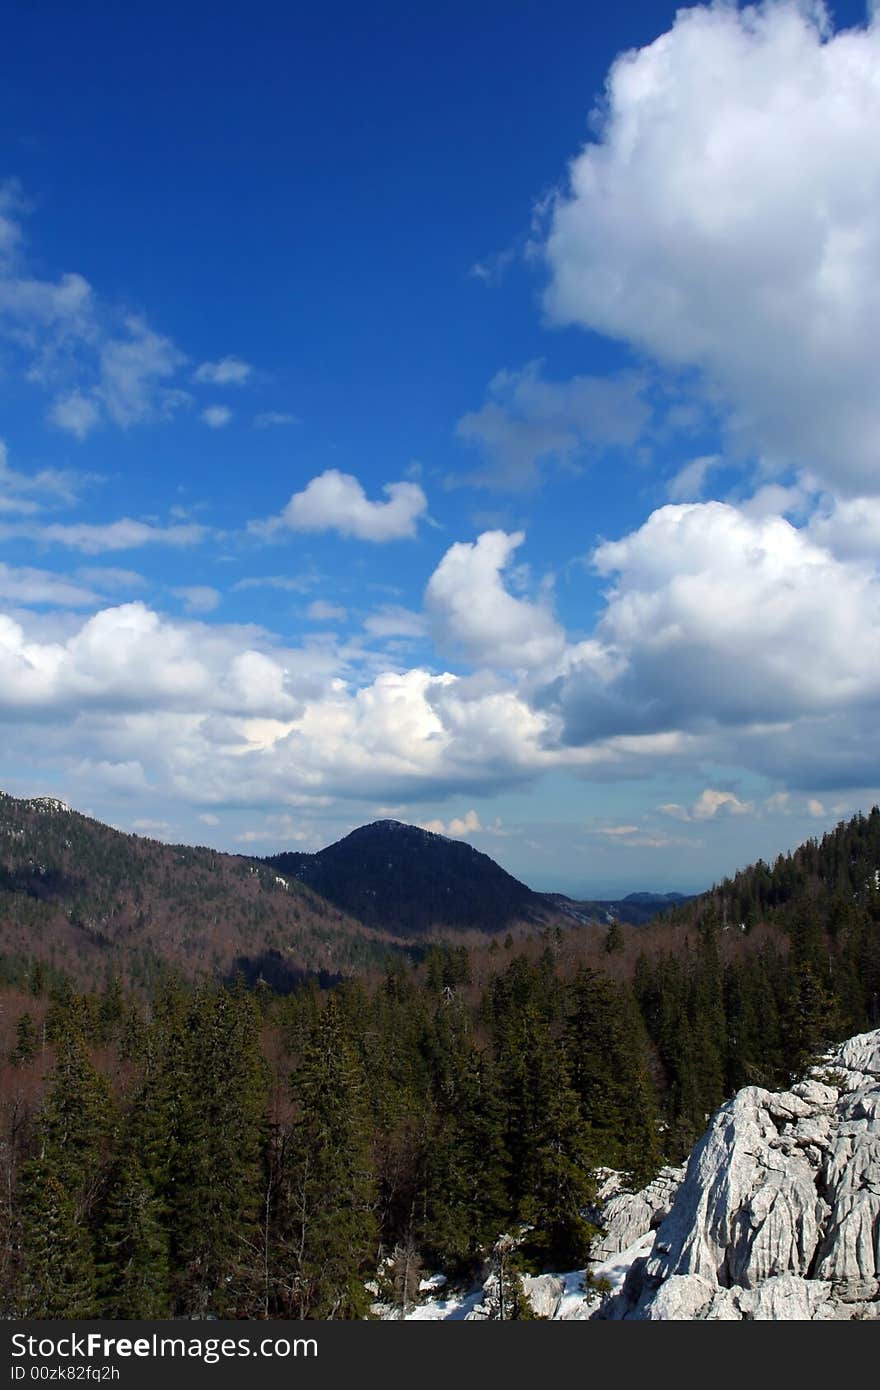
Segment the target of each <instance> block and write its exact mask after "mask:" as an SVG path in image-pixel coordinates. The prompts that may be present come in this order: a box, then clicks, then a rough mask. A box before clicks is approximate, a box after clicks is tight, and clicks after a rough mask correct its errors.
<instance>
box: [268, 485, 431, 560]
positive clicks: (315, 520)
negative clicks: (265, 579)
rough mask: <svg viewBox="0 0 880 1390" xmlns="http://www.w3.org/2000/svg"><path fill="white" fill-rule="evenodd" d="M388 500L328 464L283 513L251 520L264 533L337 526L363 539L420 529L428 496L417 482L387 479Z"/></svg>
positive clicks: (335, 528) (394, 537) (392, 536)
mask: <svg viewBox="0 0 880 1390" xmlns="http://www.w3.org/2000/svg"><path fill="white" fill-rule="evenodd" d="M382 491H383V492H384V493H385V496H386V498H387V501H385V502H372V501H370V499H369V498H368V497H367V495H366V493H365V492H364V489H363V487H362V486H361V484H360V482H359V481H358V479H357V478H355V477H354V475H353V474H351V473H341V472H340V471H339V470H338V469H337V468H328V469H327V470H326V471H325V472H324V473H319V474H318V476H317V477H316V478H312V480H311V482H310V483H309V484H308V485H307V486H306V487H305V488H304V489H303V491H302V492H295V493H294V494H293V496H292V497H291V499H290V501H289V502H288V504H287V506H286V507H285V508H284V510H283V512H282V513H281V515H280V516H277V517H273V518H271V519H270V520H269V521H257V522H251V527H250V529H251V530H252V531H253V532H255V533H256V534H261V535H264V536H273V535H277V534H278V533H279V532H281V531H284V530H290V531H336V532H338V533H339V535H341V536H354V537H356V538H357V539H358V540H362V541H379V542H381V541H394V540H402V539H405V538H407V537H410V536H414V535H415V534H416V529H417V526H418V522H419V520H420V518H421V517H423V516H424V514H425V512H426V511H427V508H428V500H427V498H426V497H425V494H424V492H423V491H422V489H421V488H420V487H419V485H418V483H406V482H400V483H385V485H384V486H383V488H382Z"/></svg>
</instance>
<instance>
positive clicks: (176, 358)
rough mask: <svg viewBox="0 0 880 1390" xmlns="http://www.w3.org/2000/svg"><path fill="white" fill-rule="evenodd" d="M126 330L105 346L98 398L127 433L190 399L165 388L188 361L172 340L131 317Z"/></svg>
mask: <svg viewBox="0 0 880 1390" xmlns="http://www.w3.org/2000/svg"><path fill="white" fill-rule="evenodd" d="M122 327H123V335H119V334H116V335H114V336H112V337H109V336H108V337H106V338H105V339H104V340H103V342H102V345H101V348H100V352H99V362H100V379H99V381H98V384H97V386H96V387H95V388H94V396H95V397H96V398H97V399H98V400H99V401H100V403H101V405H102V406H103V408H104V410H105V412H106V414H107V415H108V416H109V417H110V419H111V420H112V421H113V422H114V423H115V424H117V425H120V426H121V427H122V428H123V429H128V428H129V426H131V425H135V424H139V423H141V422H142V421H144V420H151V419H156V418H160V417H162V416H165V417H167V416H169V415H171V414H172V413H173V412H174V411H175V410H176V409H177V408H178V407H179V406H181V405H184V404H186V402H187V401H188V400H189V396H188V395H187V393H186V392H185V391H182V390H180V389H179V388H172V387H170V386H167V385H165V383H166V382H168V381H169V379H170V378H172V377H173V376H174V375H175V373H176V372H177V370H178V369H179V368H180V367H182V366H183V365H184V364H185V362H186V357H185V356H184V354H183V353H182V352H180V351H179V349H178V348H177V347H175V345H174V343H172V341H171V339H170V338H163V337H162V336H161V334H159V333H155V332H154V331H153V330H152V329H151V328H150V327H149V325H148V324H146V323H145V322H144V321H143V319H141V318H138V317H137V316H136V315H133V314H129V315H127V316H126V317H125V319H124V320H123V325H122ZM56 423H57V421H56Z"/></svg>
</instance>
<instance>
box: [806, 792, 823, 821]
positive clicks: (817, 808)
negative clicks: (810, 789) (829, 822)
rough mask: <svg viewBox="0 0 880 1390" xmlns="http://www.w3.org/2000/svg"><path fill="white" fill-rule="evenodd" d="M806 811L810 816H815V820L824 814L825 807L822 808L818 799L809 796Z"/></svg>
mask: <svg viewBox="0 0 880 1390" xmlns="http://www.w3.org/2000/svg"><path fill="white" fill-rule="evenodd" d="M807 810H808V811H809V813H810V815H811V816H815V817H816V818H817V819H819V818H820V817H821V816H824V815H825V814H826V811H825V807H824V806H823V804H822V802H821V801H820V800H819V798H818V797H815V796H811V797H810V799H809V801H808V802H807Z"/></svg>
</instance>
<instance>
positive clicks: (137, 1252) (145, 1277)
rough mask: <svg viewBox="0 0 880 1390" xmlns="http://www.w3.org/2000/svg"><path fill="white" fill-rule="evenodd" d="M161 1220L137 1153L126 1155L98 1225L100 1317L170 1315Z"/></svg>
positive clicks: (154, 1197)
mask: <svg viewBox="0 0 880 1390" xmlns="http://www.w3.org/2000/svg"><path fill="white" fill-rule="evenodd" d="M161 1218H162V1213H161V1207H160V1203H159V1201H158V1199H157V1197H156V1195H155V1193H154V1192H153V1189H152V1188H151V1187H150V1184H149V1183H148V1182H147V1179H146V1178H145V1176H144V1173H143V1169H142V1168H141V1165H140V1163H139V1161H138V1158H137V1155H136V1154H135V1153H133V1152H131V1151H129V1152H127V1153H125V1154H124V1155H123V1157H122V1158H121V1159H120V1161H119V1163H118V1164H117V1165H116V1168H115V1169H114V1171H113V1173H112V1176H111V1179H110V1182H109V1185H108V1189H107V1192H106V1195H105V1198H104V1202H103V1208H102V1211H101V1216H100V1223H99V1232H98V1269H97V1275H98V1292H99V1300H100V1307H101V1316H102V1317H105V1318H165V1317H168V1316H169V1312H170V1296H169V1263H168V1236H167V1234H166V1231H165V1228H164V1225H163V1223H162V1219H161Z"/></svg>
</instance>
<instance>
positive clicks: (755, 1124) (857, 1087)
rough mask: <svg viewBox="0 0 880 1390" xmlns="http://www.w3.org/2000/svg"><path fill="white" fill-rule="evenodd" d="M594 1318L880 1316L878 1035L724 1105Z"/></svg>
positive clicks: (854, 1042) (753, 1088) (861, 1038)
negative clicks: (786, 1086) (796, 1076)
mask: <svg viewBox="0 0 880 1390" xmlns="http://www.w3.org/2000/svg"><path fill="white" fill-rule="evenodd" d="M614 1200H615V1199H612V1201H614ZM610 1205H611V1204H610V1203H609V1213H608V1214H609V1218H610ZM598 1316H599V1317H605V1318H639V1319H652V1320H655V1319H675V1318H678V1319H755V1320H766V1319H773V1320H782V1319H831V1318H834V1319H837V1318H853V1317H859V1318H874V1317H880V1030H878V1031H876V1032H873V1033H864V1034H862V1035H860V1036H859V1037H856V1038H851V1039H850V1040H849V1042H847V1043H844V1044H843V1046H842V1047H840V1048H838V1049H836V1051H835V1052H834V1053H832V1054H829V1056H828V1057H827V1058H826V1059H825V1060H824V1062H823V1065H822V1066H820V1067H818V1068H816V1069H814V1070H813V1071H812V1072H811V1073H810V1075H809V1076H808V1077H807V1078H806V1079H805V1080H803V1081H801V1082H799V1083H798V1084H797V1085H794V1086H792V1088H791V1090H790V1091H785V1092H782V1093H773V1092H770V1091H766V1090H763V1089H762V1088H760V1087H757V1086H749V1087H747V1088H746V1089H745V1090H742V1091H740V1092H739V1094H738V1095H736V1096H735V1097H734V1099H733V1100H731V1101H729V1102H728V1103H727V1104H726V1105H723V1106H722V1107H721V1109H720V1110H719V1111H718V1112H717V1114H716V1115H715V1116H714V1117H713V1119H712V1121H711V1123H710V1125H709V1129H708V1131H707V1133H706V1134H705V1136H704V1137H703V1139H702V1140H701V1141H700V1142H699V1144H698V1145H697V1146H696V1148H695V1149H694V1151H693V1153H692V1155H691V1158H690V1161H689V1163H688V1166H687V1172H686V1176H685V1180H684V1182H683V1183H682V1185H681V1187H680V1189H679V1191H678V1194H677V1196H676V1197H675V1200H674V1202H673V1205H672V1208H671V1210H670V1211H669V1214H668V1215H667V1216H666V1218H665V1219H664V1220H663V1222H662V1224H661V1225H660V1227H659V1229H658V1231H657V1234H656V1237H655V1239H654V1244H653V1247H652V1249H651V1251H650V1253H649V1254H648V1255H647V1257H645V1258H642V1259H639V1260H637V1261H636V1262H635V1263H634V1264H633V1266H632V1267H631V1269H630V1271H629V1274H628V1276H627V1279H626V1282H625V1283H624V1286H623V1289H622V1290H621V1292H620V1293H619V1294H617V1295H616V1296H615V1297H614V1298H612V1299H611V1300H609V1302H608V1303H606V1304H605V1305H604V1307H603V1308H602V1309H601V1310H600V1312H599V1314H598Z"/></svg>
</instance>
